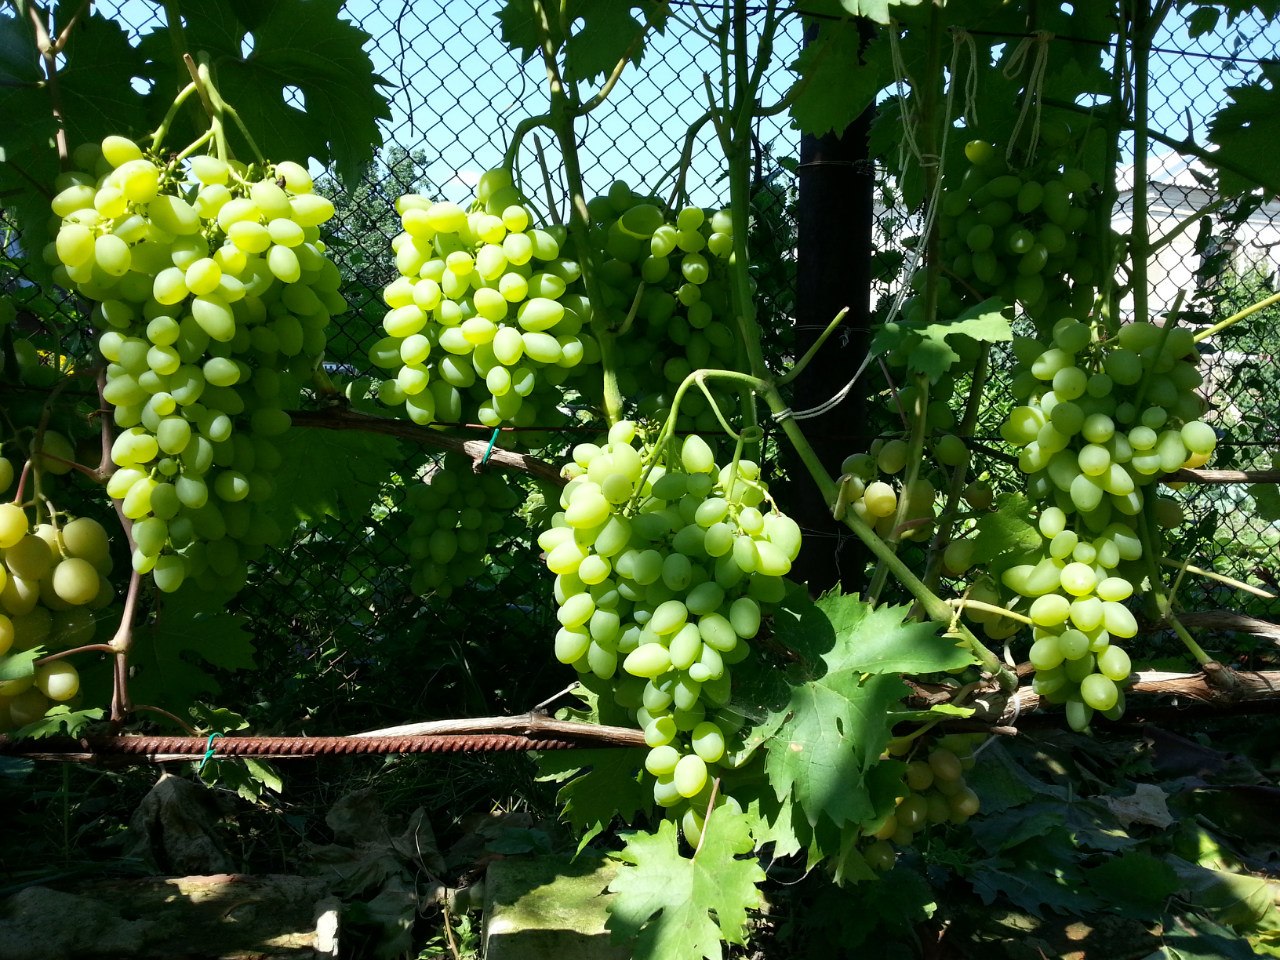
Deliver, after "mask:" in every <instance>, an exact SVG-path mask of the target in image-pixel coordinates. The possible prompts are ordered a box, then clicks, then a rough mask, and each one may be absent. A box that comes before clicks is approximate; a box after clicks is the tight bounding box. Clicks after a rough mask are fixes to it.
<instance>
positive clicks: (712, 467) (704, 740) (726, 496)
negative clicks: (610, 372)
mask: <svg viewBox="0 0 1280 960" xmlns="http://www.w3.org/2000/svg"><path fill="white" fill-rule="evenodd" d="M637 439H638V433H637V429H636V426H635V425H634V424H633V423H631V422H627V421H623V422H621V423H618V424H615V425H614V426H613V427H612V428H610V430H609V436H608V442H606V443H605V444H603V445H596V444H594V443H583V444H579V445H578V446H577V447H575V448H574V450H573V462H572V463H571V464H570V465H569V466H568V467H567V468H566V474H567V475H568V476H569V477H570V478H571V479H570V481H569V483H568V485H567V486H566V487H565V488H564V490H563V492H562V495H561V499H560V505H561V507H562V508H563V511H562V512H560V513H557V514H556V515H555V516H554V517H553V519H552V525H551V527H550V528H549V529H547V530H544V531H543V532H542V533H541V534H540V535H539V537H538V544H539V546H540V547H541V548H542V549H543V550H544V551H545V552H546V565H547V567H548V569H550V571H551V572H552V573H554V574H555V575H556V580H555V586H554V594H555V599H556V603H557V604H558V610H557V614H556V616H557V618H558V620H559V622H560V624H561V628H560V630H559V632H558V633H557V634H556V638H555V656H556V659H558V660H559V661H560V662H561V663H564V664H569V665H572V666H573V667H574V669H576V670H577V671H578V672H579V673H582V674H592V675H594V676H595V677H598V678H600V679H601V680H606V681H612V682H613V686H614V697H615V699H616V700H617V702H618V703H619V704H620V705H621V706H623V707H625V708H627V709H628V710H630V711H632V715H633V716H634V717H635V720H636V722H637V724H638V725H639V726H640V727H641V728H642V729H643V730H644V736H645V742H646V743H647V744H648V746H649V754H648V757H647V759H646V761H645V769H646V770H647V771H648V773H649V774H650V775H651V776H652V777H653V778H654V780H653V791H654V799H655V801H656V802H657V803H658V804H659V805H660V806H662V807H664V808H667V809H668V810H669V812H670V814H671V815H672V816H673V817H676V816H679V817H680V818H681V824H682V828H683V830H684V833H685V837H686V838H687V839H689V841H690V842H691V843H696V842H697V837H698V836H699V835H700V831H701V827H702V818H703V816H704V815H705V812H706V809H707V803H708V800H709V796H708V795H709V792H710V781H709V776H710V773H709V771H710V770H712V769H713V768H714V767H715V766H716V765H717V764H718V763H727V762H729V761H728V760H727V759H726V739H727V737H728V736H730V735H731V734H732V733H733V732H734V731H735V730H736V729H737V728H738V726H740V723H739V722H738V721H736V720H735V717H734V714H733V713H732V712H731V711H728V710H725V709H724V708H725V707H726V706H727V705H728V704H729V701H730V696H731V680H730V670H729V668H730V667H731V666H732V665H733V664H735V663H738V662H740V661H741V660H743V659H744V658H745V657H747V656H749V654H750V641H751V640H752V639H753V638H754V637H755V636H756V635H757V633H758V632H759V630H760V626H761V619H762V616H763V615H765V614H766V613H767V611H768V609H769V605H770V604H773V603H777V602H778V601H780V600H781V599H782V597H783V594H784V592H785V584H784V580H783V578H784V577H785V576H786V575H787V573H788V572H789V571H790V569H791V564H792V561H793V560H794V559H795V557H796V555H797V554H798V553H799V550H800V528H799V526H798V525H797V524H796V523H795V521H794V520H792V519H791V518H789V517H787V516H786V515H785V514H783V513H782V512H781V511H779V510H778V509H777V507H776V506H774V505H773V504H772V502H771V501H770V500H769V498H768V489H767V487H766V485H765V483H764V481H763V479H762V477H761V475H760V468H759V466H758V465H757V464H756V463H754V462H752V461H749V460H745V459H735V460H733V461H731V462H729V463H728V464H725V465H724V466H719V465H717V463H716V459H715V454H714V451H713V450H712V448H711V446H710V445H709V444H708V443H707V442H706V441H705V440H703V439H702V438H701V437H700V436H698V435H696V434H694V435H690V436H688V437H686V438H685V439H684V441H683V443H682V444H680V447H679V451H678V453H677V452H675V451H674V450H672V451H669V450H668V447H669V446H670V445H669V444H666V443H662V444H660V445H659V446H657V447H655V446H653V445H650V444H641V445H640V446H638V447H637V446H636V441H637ZM722 802H725V801H722Z"/></svg>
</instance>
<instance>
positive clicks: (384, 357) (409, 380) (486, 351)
mask: <svg viewBox="0 0 1280 960" xmlns="http://www.w3.org/2000/svg"><path fill="white" fill-rule="evenodd" d="M396 210H397V212H398V213H399V214H400V223H401V226H402V228H403V232H402V233H400V234H398V235H397V236H396V237H395V239H393V240H392V242H391V247H392V250H394V252H395V261H396V270H397V271H398V272H399V274H400V275H399V276H398V277H397V278H396V279H395V280H393V281H392V282H391V283H390V284H389V285H388V286H387V288H386V290H384V291H383V300H384V301H385V302H386V304H387V307H388V308H389V309H388V311H387V314H386V316H385V317H384V318H383V321H382V328H383V331H384V332H385V333H386V334H387V335H386V336H385V337H384V338H383V339H381V340H379V341H378V342H377V343H375V344H374V345H373V347H372V348H371V350H370V359H371V360H372V361H373V364H374V366H376V367H377V368H379V369H380V370H385V371H387V372H388V374H389V375H390V376H389V377H388V379H386V380H384V381H383V382H382V384H381V386H380V387H379V397H380V398H381V400H382V401H383V402H384V403H386V404H387V405H388V406H401V405H403V406H404V408H405V410H406V412H407V413H408V416H409V417H410V419H412V420H413V421H414V422H415V423H420V424H429V423H435V422H438V421H443V422H451V421H452V422H457V421H463V420H466V421H472V420H477V421H479V422H480V423H483V424H485V425H486V426H490V427H496V426H498V425H500V424H515V425H516V426H522V427H523V426H530V425H532V424H534V423H536V422H538V420H539V418H540V416H541V417H543V418H552V417H554V416H555V414H556V410H555V407H556V403H557V401H558V399H559V397H560V391H559V389H558V388H560V387H561V386H562V385H563V384H564V383H565V381H566V380H568V379H569V378H570V377H571V376H572V375H573V374H574V372H575V370H578V369H579V368H580V367H582V366H583V365H588V366H589V365H591V364H593V363H595V362H596V361H597V360H598V359H599V347H598V345H597V344H596V341H595V339H594V338H593V337H592V336H591V335H590V333H589V332H588V331H587V330H586V329H585V327H586V325H587V323H588V322H589V320H590V317H591V310H590V305H589V303H588V301H587V300H586V298H585V297H583V296H582V295H581V294H580V293H579V292H578V284H577V281H578V278H579V275H580V273H581V271H580V268H579V266H578V264H577V263H575V262H574V261H572V260H567V259H564V258H562V257H561V256H560V248H561V246H562V245H563V244H564V240H565V231H564V228H563V227H559V226H552V227H548V228H545V229H543V228H541V227H538V226H535V225H534V224H533V223H532V222H531V219H530V214H529V209H528V207H527V206H525V204H524V203H523V201H522V198H521V197H520V195H519V194H518V193H517V191H516V190H515V188H514V187H513V186H512V184H511V177H510V175H509V174H508V173H506V171H503V170H493V171H490V172H488V173H486V174H484V175H483V176H482V177H481V178H480V183H479V186H478V189H477V203H476V205H475V207H474V208H473V209H472V210H471V211H470V212H468V211H465V210H463V209H462V208H461V207H459V206H458V205H457V204H453V203H448V202H444V201H439V202H434V203H433V202H432V201H431V200H429V199H428V198H426V197H423V196H418V195H415V194H408V195H405V196H403V197H401V198H400V199H399V200H398V201H396ZM539 392H542V393H546V394H547V396H546V398H545V399H543V400H539V399H538V394H539ZM539 406H541V409H539Z"/></svg>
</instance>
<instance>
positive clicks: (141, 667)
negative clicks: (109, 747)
mask: <svg viewBox="0 0 1280 960" xmlns="http://www.w3.org/2000/svg"><path fill="white" fill-rule="evenodd" d="M131 662H132V663H133V665H134V667H135V670H136V675H135V676H134V677H133V678H132V679H131V680H130V684H129V689H130V691H131V693H132V695H133V697H134V699H135V700H136V701H137V702H139V703H148V704H152V705H154V706H163V707H166V708H169V709H171V710H173V711H185V710H186V709H187V707H188V705H189V704H191V703H192V702H194V701H195V700H197V699H198V698H200V697H202V696H206V695H209V694H216V693H217V692H218V690H219V689H220V685H219V683H218V681H217V680H216V679H215V678H214V677H213V676H212V675H211V674H210V673H209V667H210V666H213V667H217V668H219V669H223V670H247V669H251V668H252V667H253V666H254V665H255V664H254V656H253V635H252V634H251V633H250V632H249V623H248V620H247V619H246V618H245V617H243V616H240V615H238V614H234V613H230V612H228V611H227V610H226V608H225V598H220V597H216V596H211V595H208V594H204V593H202V592H200V591H199V590H197V589H196V588H195V587H185V588H183V589H182V590H179V591H178V592H177V593H175V594H173V595H172V596H170V597H167V598H166V599H165V600H164V601H163V602H162V603H160V604H159V606H158V608H157V610H156V613H155V615H154V617H153V618H152V620H151V622H149V623H145V624H140V625H138V626H137V627H136V628H135V630H134V648H133V656H132V658H131Z"/></svg>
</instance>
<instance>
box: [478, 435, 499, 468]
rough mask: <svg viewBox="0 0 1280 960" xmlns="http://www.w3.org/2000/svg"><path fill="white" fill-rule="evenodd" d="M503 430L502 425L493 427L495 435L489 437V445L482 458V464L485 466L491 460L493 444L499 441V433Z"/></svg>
mask: <svg viewBox="0 0 1280 960" xmlns="http://www.w3.org/2000/svg"><path fill="white" fill-rule="evenodd" d="M501 430H502V428H501V427H494V428H493V436H492V437H490V438H489V446H488V447H487V448H485V451H484V456H483V457H481V458H480V466H482V467H483V466H484V465H485V464H486V463H488V462H489V456H490V454H492V453H493V445H494V444H495V443H497V442H498V434H499V433H500V432H501Z"/></svg>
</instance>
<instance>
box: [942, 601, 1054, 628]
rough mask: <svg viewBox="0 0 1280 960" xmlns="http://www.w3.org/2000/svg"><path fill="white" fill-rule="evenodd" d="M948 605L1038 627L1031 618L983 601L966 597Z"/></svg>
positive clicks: (949, 602)
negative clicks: (992, 614)
mask: <svg viewBox="0 0 1280 960" xmlns="http://www.w3.org/2000/svg"><path fill="white" fill-rule="evenodd" d="M946 603H947V605H948V606H952V607H955V608H956V609H957V610H981V611H983V612H984V613H994V614H996V615H998V616H1001V617H1005V618H1007V619H1009V620H1017V621H1018V622H1019V623H1025V624H1026V625H1027V626H1028V627H1034V626H1035V625H1036V622H1035V621H1034V620H1032V619H1031V618H1030V617H1028V616H1024V615H1023V614H1021V613H1015V612H1014V611H1013V610H1010V609H1008V608H1007V607H999V606H996V605H995V604H994V603H984V602H983V601H981V600H969V599H966V598H964V597H956V598H955V599H954V600H947V601H946Z"/></svg>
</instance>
